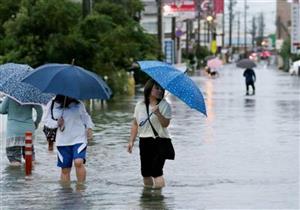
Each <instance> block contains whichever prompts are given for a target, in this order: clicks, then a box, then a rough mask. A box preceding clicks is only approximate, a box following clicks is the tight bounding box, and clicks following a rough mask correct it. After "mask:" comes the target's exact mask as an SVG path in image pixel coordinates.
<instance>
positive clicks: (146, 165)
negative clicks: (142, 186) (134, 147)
mask: <svg viewBox="0 0 300 210" xmlns="http://www.w3.org/2000/svg"><path fill="white" fill-rule="evenodd" d="M159 145H160V144H159V142H158V141H157V140H155V139H154V138H152V137H147V138H140V143H139V147H140V159H141V173H142V176H143V177H149V176H152V177H159V176H162V175H163V167H164V164H165V159H164V158H163V157H162V155H161V153H160V152H159Z"/></svg>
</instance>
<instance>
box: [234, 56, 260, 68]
mask: <svg viewBox="0 0 300 210" xmlns="http://www.w3.org/2000/svg"><path fill="white" fill-rule="evenodd" d="M236 66H237V67H239V68H243V69H247V68H249V69H251V68H254V67H256V64H255V63H254V62H253V61H252V60H250V59H248V58H245V59H242V60H240V61H238V62H237V64H236Z"/></svg>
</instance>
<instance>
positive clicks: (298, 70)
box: [289, 60, 300, 76]
mask: <svg viewBox="0 0 300 210" xmlns="http://www.w3.org/2000/svg"><path fill="white" fill-rule="evenodd" d="M289 73H290V75H298V76H299V75H300V60H298V61H294V62H293V65H292V66H291V68H290V71H289Z"/></svg>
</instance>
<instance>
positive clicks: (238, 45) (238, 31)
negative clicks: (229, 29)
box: [237, 12, 241, 52]
mask: <svg viewBox="0 0 300 210" xmlns="http://www.w3.org/2000/svg"><path fill="white" fill-rule="evenodd" d="M237 15H238V25H237V48H238V52H239V51H240V24H241V22H240V12H238V13H237Z"/></svg>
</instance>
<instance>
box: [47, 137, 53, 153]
mask: <svg viewBox="0 0 300 210" xmlns="http://www.w3.org/2000/svg"><path fill="white" fill-rule="evenodd" d="M47 141H48V151H53V146H54V141H52V139H47Z"/></svg>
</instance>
